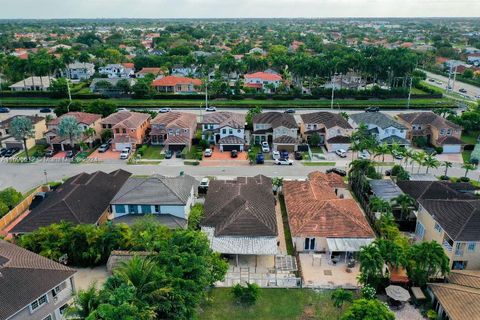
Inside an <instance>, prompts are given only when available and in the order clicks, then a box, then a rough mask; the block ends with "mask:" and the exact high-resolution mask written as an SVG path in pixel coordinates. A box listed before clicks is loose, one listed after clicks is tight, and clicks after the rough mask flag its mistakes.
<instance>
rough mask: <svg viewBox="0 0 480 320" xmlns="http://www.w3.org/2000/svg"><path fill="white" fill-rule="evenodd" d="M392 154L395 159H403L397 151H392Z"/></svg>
mask: <svg viewBox="0 0 480 320" xmlns="http://www.w3.org/2000/svg"><path fill="white" fill-rule="evenodd" d="M392 156H393V157H394V158H395V159H397V160H402V159H403V155H402V154H401V153H399V152H397V151H392Z"/></svg>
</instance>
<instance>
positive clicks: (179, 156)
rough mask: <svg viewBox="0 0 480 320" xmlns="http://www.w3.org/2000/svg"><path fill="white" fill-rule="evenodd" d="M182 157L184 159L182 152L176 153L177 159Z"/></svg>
mask: <svg viewBox="0 0 480 320" xmlns="http://www.w3.org/2000/svg"><path fill="white" fill-rule="evenodd" d="M181 157H182V151H180V150H178V151H177V152H175V158H178V159H180V158H181Z"/></svg>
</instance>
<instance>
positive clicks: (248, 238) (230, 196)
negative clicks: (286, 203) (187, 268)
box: [200, 175, 278, 264]
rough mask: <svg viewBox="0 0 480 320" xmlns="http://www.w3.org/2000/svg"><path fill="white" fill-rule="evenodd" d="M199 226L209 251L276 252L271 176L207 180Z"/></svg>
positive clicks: (238, 252)
mask: <svg viewBox="0 0 480 320" xmlns="http://www.w3.org/2000/svg"><path fill="white" fill-rule="evenodd" d="M200 226H201V229H202V231H203V232H205V234H206V235H207V237H208V240H209V241H210V247H211V248H212V250H213V251H216V252H219V253H221V254H224V255H234V256H236V261H237V264H238V256H239V255H248V256H255V257H257V256H267V257H271V260H272V264H273V260H274V256H275V255H276V254H277V253H278V245H277V242H278V226H277V218H276V212H275V198H274V196H273V191H272V180H271V179H270V178H267V177H266V176H263V175H257V176H254V177H238V178H237V179H235V180H213V181H210V185H209V188H208V193H207V196H206V198H205V207H204V217H203V219H202V221H201V223H200Z"/></svg>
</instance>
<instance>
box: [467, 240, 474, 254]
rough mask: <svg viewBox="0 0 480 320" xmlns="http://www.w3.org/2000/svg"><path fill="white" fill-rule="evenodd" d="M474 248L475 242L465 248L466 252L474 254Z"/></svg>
mask: <svg viewBox="0 0 480 320" xmlns="http://www.w3.org/2000/svg"><path fill="white" fill-rule="evenodd" d="M475 246H476V243H475V242H469V243H468V246H467V251H468V252H475Z"/></svg>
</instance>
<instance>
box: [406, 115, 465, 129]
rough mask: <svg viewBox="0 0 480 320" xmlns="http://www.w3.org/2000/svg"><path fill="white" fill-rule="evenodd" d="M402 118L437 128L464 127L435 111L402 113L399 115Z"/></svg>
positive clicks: (412, 122) (411, 122) (409, 121)
mask: <svg viewBox="0 0 480 320" xmlns="http://www.w3.org/2000/svg"><path fill="white" fill-rule="evenodd" d="M398 117H399V118H400V119H402V120H403V121H405V122H408V123H409V124H411V125H413V124H416V125H419V124H420V125H422V124H424V125H432V126H434V127H436V128H439V129H440V128H454V129H462V127H461V126H459V125H458V124H455V123H453V122H451V121H449V120H447V119H445V118H443V117H441V116H439V115H437V114H435V113H433V112H413V113H400V114H399V115H398Z"/></svg>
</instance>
